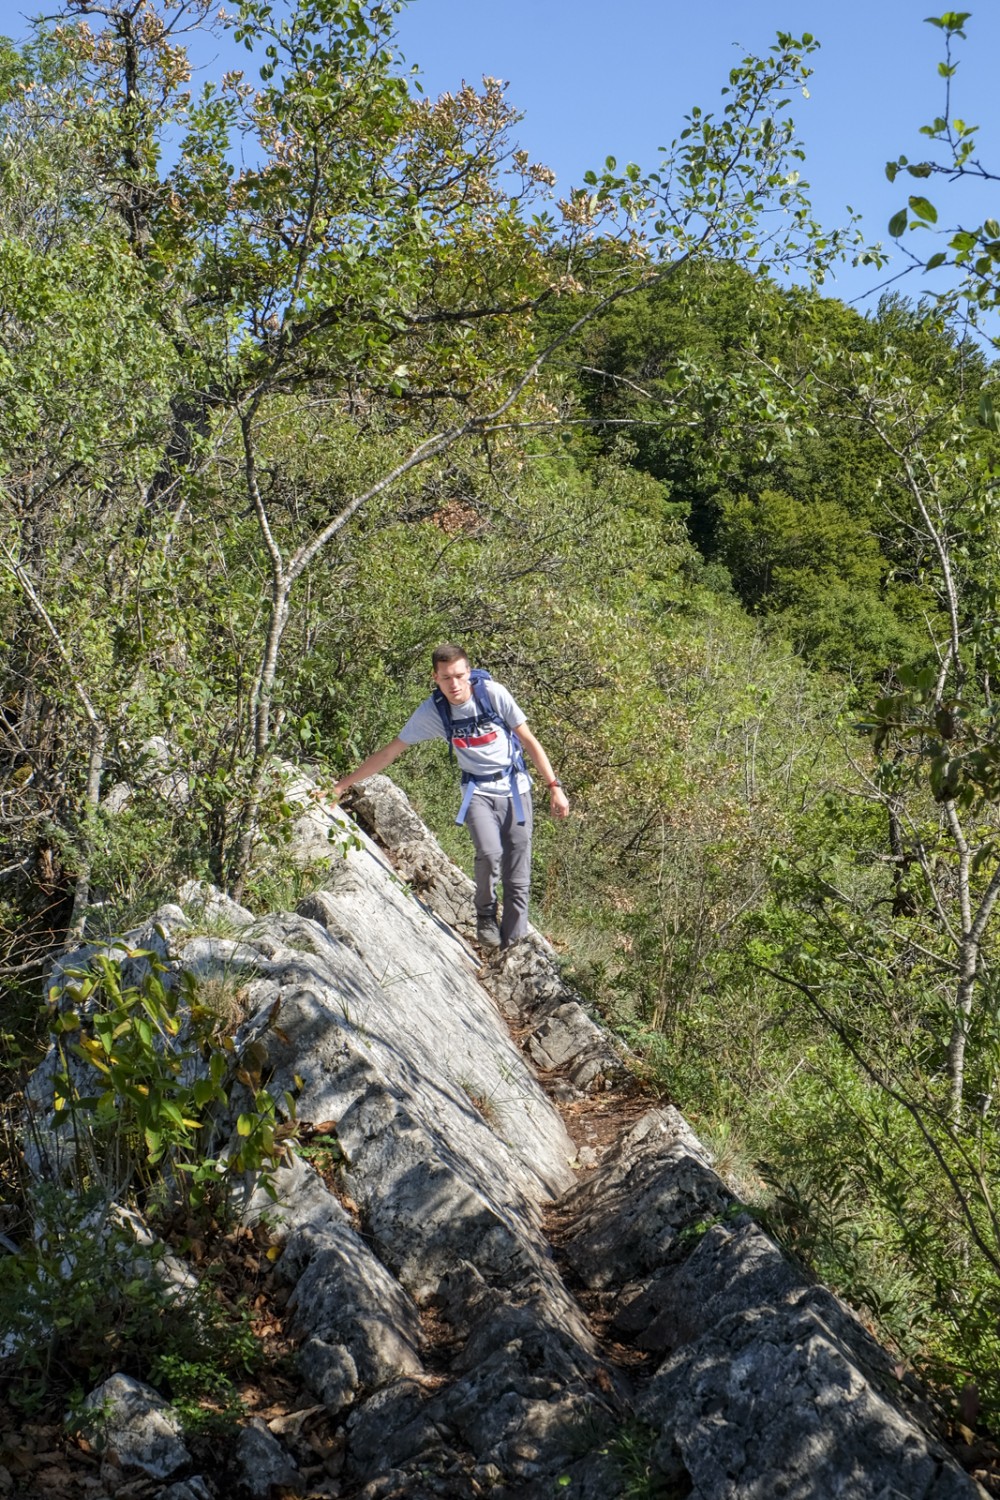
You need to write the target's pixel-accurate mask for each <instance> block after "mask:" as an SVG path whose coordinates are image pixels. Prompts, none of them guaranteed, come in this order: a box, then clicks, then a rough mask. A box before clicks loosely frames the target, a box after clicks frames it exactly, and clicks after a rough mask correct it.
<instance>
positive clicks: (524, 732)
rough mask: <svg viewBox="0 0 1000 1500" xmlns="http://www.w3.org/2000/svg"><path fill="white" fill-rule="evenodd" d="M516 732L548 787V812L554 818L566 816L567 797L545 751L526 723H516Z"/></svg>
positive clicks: (567, 809)
mask: <svg viewBox="0 0 1000 1500" xmlns="http://www.w3.org/2000/svg"><path fill="white" fill-rule="evenodd" d="M516 733H517V737H518V739H519V740H520V741H521V744H522V745H523V746H524V748H525V750H527V752H528V754H529V755H530V756H531V760H532V763H533V765H534V766H535V767H536V769H537V771H538V774H539V776H540V777H541V778H542V780H543V781H544V782H545V784H546V786H547V787H548V789H549V812H550V813H551V814H552V816H553V817H554V818H565V817H568V816H569V798H568V797H567V795H566V793H565V792H564V791H563V789H562V787H561V786H560V785H559V781H558V779H557V777H556V773H555V771H553V769H552V762H551V761H550V760H549V757H548V756H547V755H546V754H545V751H544V750H543V749H542V747H541V745H540V744H539V743H538V741H537V740H536V739H535V736H534V735H533V734H532V732H531V730H530V729H529V728H528V726H527V724H518V726H517V730H516Z"/></svg>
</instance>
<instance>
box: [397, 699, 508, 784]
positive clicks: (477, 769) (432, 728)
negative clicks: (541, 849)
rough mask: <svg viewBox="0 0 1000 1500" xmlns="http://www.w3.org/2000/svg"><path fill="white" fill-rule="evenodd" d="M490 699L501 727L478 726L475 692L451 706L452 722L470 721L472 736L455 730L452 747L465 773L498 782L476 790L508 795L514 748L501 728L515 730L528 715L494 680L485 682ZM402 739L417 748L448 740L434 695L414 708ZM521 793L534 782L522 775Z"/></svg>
mask: <svg viewBox="0 0 1000 1500" xmlns="http://www.w3.org/2000/svg"><path fill="white" fill-rule="evenodd" d="M483 686H484V687H485V689H486V694H487V697H488V698H489V700H490V702H491V703H492V704H493V707H494V708H495V709H496V711H497V716H498V718H499V719H501V720H502V724H496V723H494V722H492V721H489V722H487V721H486V720H481V721H480V722H479V724H477V723H476V720H477V719H478V718H479V706H478V704H477V703H476V698H475V694H474V693H472V694H470V696H469V699H468V701H467V702H466V703H449V704H448V707H449V709H450V710H451V717H452V722H453V724H455V725H456V726H458V725H460V724H461V722H462V720H463V719H468V720H469V721H470V725H469V728H470V733H469V734H468V735H463V734H462V733H461V731H460V730H459V729H457V728H456V733H455V737H454V739H453V740H452V742H451V743H452V746H453V748H454V751H455V759H456V760H457V761H458V764H459V766H460V768H461V769H462V770H463V771H468V772H469V773H470V775H472V776H477V777H478V776H490V775H493V776H496V777H498V778H501V779H499V780H498V781H497V782H496V783H495V784H494V783H487V784H485V785H484V786H482V787H481V788H480V787H477V791H479V790H482V791H484V792H491V793H493V794H496V793H498V792H499V793H500V794H501V795H503V794H509V791H510V783H509V781H508V779H507V771H508V768H509V766H510V758H511V745H510V735H508V734H507V733H505V731H504V729H503V727H502V725H503V724H506V726H507V728H508V729H510V730H514V729H516V728H517V726H518V725H519V724H523V723H525V720H526V715H525V714H523V713H522V712H521V710H520V708H519V707H518V705H517V703H515V701H514V699H513V698H512V696H511V694H510V693H509V692H508V691H507V689H506V688H505V687H504V686H503V685H502V683H499V682H494V681H493V680H492V678H490V679H488V680H487V681H486V682H484V683H483ZM399 738H400V739H401V740H402V741H403V743H404V744H406V745H417V744H419V743H420V742H421V741H422V740H447V739H448V736H447V734H446V733H445V728H444V725H443V724H442V722H441V716H440V714H439V713H438V711H437V708H436V706H435V703H434V697H433V695H431V697H429V698H425V699H424V701H423V703H421V704H420V707H419V708H417V709H415V710H414V711H413V713H412V714H411V715H410V717H409V718H408V719H407V721H406V723H405V724H404V725H403V727H402V729H401V730H400V731H399ZM517 786H518V791H521V792H524V791H527V790H528V789H529V788H530V786H531V782H530V781H529V779H528V777H527V775H525V774H524V773H523V772H522V773H521V774H520V775H519V777H518V783H517Z"/></svg>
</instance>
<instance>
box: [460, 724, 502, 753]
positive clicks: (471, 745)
mask: <svg viewBox="0 0 1000 1500" xmlns="http://www.w3.org/2000/svg"><path fill="white" fill-rule="evenodd" d="M496 737H497V732H496V730H495V729H491V730H490V731H489V732H488V733H487V734H470V735H464V736H459V735H457V734H456V736H455V738H454V739H453V740H452V744H453V745H454V746H455V749H456V750H472V749H475V748H476V747H477V746H479V745H492V743H493V741H494V740H495V739H496Z"/></svg>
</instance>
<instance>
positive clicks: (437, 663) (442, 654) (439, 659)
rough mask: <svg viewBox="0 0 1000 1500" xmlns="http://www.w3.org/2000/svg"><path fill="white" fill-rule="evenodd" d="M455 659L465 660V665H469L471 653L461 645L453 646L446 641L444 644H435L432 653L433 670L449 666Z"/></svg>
mask: <svg viewBox="0 0 1000 1500" xmlns="http://www.w3.org/2000/svg"><path fill="white" fill-rule="evenodd" d="M453 661H464V662H465V665H466V666H469V665H470V663H469V653H468V652H467V651H465V650H463V648H462V647H461V646H452V645H451V644H450V643H449V642H448V641H445V642H444V643H443V644H442V645H440V646H435V647H434V650H433V652H432V653H431V671H432V672H436V671H437V669H438V667H444V666H447V664H448V663H449V662H453Z"/></svg>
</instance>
